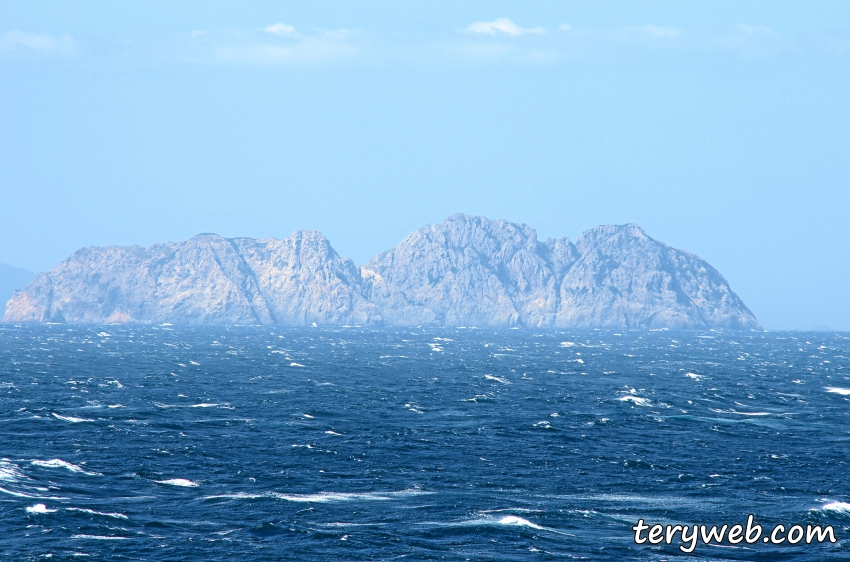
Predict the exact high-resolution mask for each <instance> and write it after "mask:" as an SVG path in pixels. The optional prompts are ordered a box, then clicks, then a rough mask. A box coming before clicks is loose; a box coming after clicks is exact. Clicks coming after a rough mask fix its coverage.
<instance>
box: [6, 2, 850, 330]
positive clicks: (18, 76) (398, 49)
mask: <svg viewBox="0 0 850 562" xmlns="http://www.w3.org/2000/svg"><path fill="white" fill-rule="evenodd" d="M174 4H176V3H171V2H144V3H142V2H138V3H136V4H134V5H128V3H117V2H116V3H108V2H73V1H64V2H36V1H30V2H5V1H0V76H2V83H3V87H2V88H0V208H2V210H3V212H2V220H0V262H3V263H8V264H11V265H15V266H19V267H25V268H28V269H32V270H45V269H49V268H51V267H53V266H54V265H55V264H56V263H58V262H59V261H60V260H62V259H63V258H64V257H66V256H67V255H68V254H69V253H71V252H72V251H74V250H75V249H77V248H80V247H83V246H87V245H108V244H136V243H137V244H142V245H147V244H151V243H154V242H163V241H169V240H182V239H185V238H188V237H190V236H192V235H194V234H197V233H200V232H217V233H219V234H222V235H225V236H251V237H263V236H272V237H284V236H286V235H288V234H289V233H290V232H291V231H292V230H294V229H296V228H308V229H315V230H320V231H322V232H323V233H325V234H326V235H327V236H328V237H329V238H330V240H331V242H332V244H333V245H334V246H335V247H336V248H337V250H338V251H339V252H340V253H342V254H343V255H347V256H349V257H351V258H353V259H354V260H355V261H356V262H358V263H362V262H364V261H366V260H367V259H368V258H369V257H371V256H372V255H374V254H375V253H377V252H379V251H381V250H384V249H387V248H390V247H392V246H394V245H395V244H396V243H398V241H399V240H400V239H401V238H402V237H403V236H405V235H406V234H407V233H409V232H411V231H412V230H415V229H416V228H419V227H420V226H422V225H424V224H427V223H429V222H435V221H440V220H442V219H443V218H445V217H446V216H448V215H450V214H453V213H455V212H465V213H471V214H483V215H486V216H489V217H491V218H506V219H509V220H513V221H517V222H525V223H527V224H530V225H531V226H533V227H535V228H536V229H537V230H538V234H539V236H540V237H541V238H546V237H550V236H551V237H555V236H564V235H566V236H570V237H571V238H572V239H575V238H576V237H577V236H578V235H579V234H580V233H581V232H582V231H583V230H586V229H588V228H591V227H593V226H596V225H598V224H605V223H626V222H635V223H638V224H640V225H641V226H643V227H644V229H645V230H646V231H647V232H648V233H649V234H650V235H651V236H654V237H655V238H657V239H659V240H662V241H664V242H666V243H668V244H670V245H672V246H675V247H679V248H683V249H686V250H690V251H692V252H694V253H696V254H698V255H699V256H701V257H702V258H704V259H706V260H708V261H709V262H710V263H711V264H712V265H714V266H715V267H717V268H718V269H719V270H720V271H721V272H722V273H723V274H724V275H725V276H726V278H727V279H728V280H729V281H730V283H731V285H732V287H733V289H734V290H736V291H737V292H738V294H739V295H740V296H741V297H742V298H743V299H744V301H745V302H746V303H747V304H748V305H749V306H750V308H751V309H752V310H753V311H754V312H755V314H756V315H757V316H758V318H759V319H760V320H761V322H762V324H763V325H764V326H765V327H767V328H773V329H781V328H801V329H805V328H811V327H813V326H817V325H826V326H831V327H833V328H836V329H845V330H847V329H850V226H848V225H850V220H848V218H847V217H848V216H850V158H848V156H850V3H848V2H839V1H836V2H817V1H813V2H793V3H792V2H781V1H771V2H755V1H748V2H723V1H712V2H632V1H629V2H592V3H591V2H545V1H541V2H534V3H529V2H436V1H430V2H418V3H407V2H406V3H400V2H376V1H372V2H368V3H366V2H360V3H357V2H311V3H306V2H251V3H244V2H181V3H179V5H174Z"/></svg>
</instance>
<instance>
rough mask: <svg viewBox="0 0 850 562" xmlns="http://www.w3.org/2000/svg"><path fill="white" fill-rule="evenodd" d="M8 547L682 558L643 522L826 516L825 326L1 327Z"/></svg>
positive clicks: (831, 366) (835, 406) (96, 554)
mask: <svg viewBox="0 0 850 562" xmlns="http://www.w3.org/2000/svg"><path fill="white" fill-rule="evenodd" d="M0 357H2V360H0V401H1V402H0V404H2V408H0V424H1V425H0V427H2V430H0V435H2V438H1V439H0V448H1V449H2V450H0V457H2V461H0V512H2V517H1V518H0V533H2V536H3V537H4V539H3V541H2V542H3V549H2V550H3V551H4V553H5V554H7V555H8V556H9V557H10V559H16V560H21V559H24V560H26V559H31V560H36V559H42V558H43V557H44V556H46V555H48V554H52V556H53V559H54V560H55V559H59V560H64V559H71V558H75V557H77V556H81V555H88V556H90V557H92V558H93V559H111V560H153V559H159V560H165V559H168V560H211V559H226V558H229V557H233V556H241V557H244V558H246V559H251V560H281V559H286V560H308V559H319V558H321V559H328V560H331V559H332V560H391V559H405V560H426V559H429V560H433V559H444V560H464V559H473V560H496V559H498V560H538V559H539V560H550V559H556V558H557V559H561V558H568V559H571V558H574V557H582V556H584V557H587V558H589V559H593V560H623V559H636V560H657V559H659V557H660V558H664V559H667V560H675V559H677V557H679V556H681V557H682V558H683V559H684V555H682V554H681V553H680V552H679V551H678V550H677V549H676V546H677V543H674V544H673V545H672V546H663V547H650V546H648V545H642V546H638V545H635V544H634V542H633V532H632V531H631V527H632V526H633V525H634V524H635V523H636V522H637V520H638V519H640V518H643V519H646V520H647V521H648V522H651V523H663V524H668V523H679V524H693V523H705V524H709V525H710V524H724V523H728V524H730V525H731V524H735V523H744V522H745V521H746V516H747V514H750V513H752V514H754V515H755V517H756V521H757V522H758V523H760V524H762V525H764V526H765V527H768V526H772V525H775V524H777V523H783V524H785V525H786V526H789V525H792V524H804V525H805V524H807V523H811V524H820V525H834V527H835V532H836V536H837V538H838V539H839V542H838V543H836V544H824V545H809V546H796V547H790V546H785V547H767V546H763V545H760V544H757V545H744V544H742V545H739V546H738V547H733V546H731V545H729V546H725V547H713V546H704V545H700V546H699V547H698V548H697V551H696V556H695V557H694V556H692V557H688V559H689V560H694V559H696V560H766V559H771V560H777V559H781V560H792V559H793V560H843V559H846V558H847V556H848V550H847V548H848V546H847V545H848V543H847V537H848V532H850V484H848V480H847V477H846V476H847V451H848V430H850V420H848V411H850V371H848V368H850V359H848V357H850V338H848V337H847V336H846V335H842V334H829V333H800V332H798V333H717V332H706V333H673V332H613V331H582V332H569V331H565V332H534V331H519V330H508V331H497V332H494V331H492V330H473V329H459V330H434V331H429V330H412V331H368V330H361V329H358V328H345V329H306V330H283V329H269V328H203V329H201V328H178V327H169V326H158V327H139V326H133V327H119V326H107V327H80V326H65V325H48V326H34V327H16V326H3V327H2V328H0Z"/></svg>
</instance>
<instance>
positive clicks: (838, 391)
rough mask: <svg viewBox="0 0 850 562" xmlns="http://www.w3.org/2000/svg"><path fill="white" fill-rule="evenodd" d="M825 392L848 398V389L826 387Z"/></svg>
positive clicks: (849, 393)
mask: <svg viewBox="0 0 850 562" xmlns="http://www.w3.org/2000/svg"><path fill="white" fill-rule="evenodd" d="M826 391H827V392H833V393H835V394H840V395H841V396H850V388H841V387H838V386H827V387H826Z"/></svg>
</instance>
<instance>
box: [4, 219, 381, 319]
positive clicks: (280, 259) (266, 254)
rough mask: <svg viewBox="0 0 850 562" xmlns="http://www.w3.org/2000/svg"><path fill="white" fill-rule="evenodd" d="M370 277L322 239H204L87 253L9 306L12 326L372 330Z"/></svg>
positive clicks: (299, 234)
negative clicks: (364, 285) (363, 282)
mask: <svg viewBox="0 0 850 562" xmlns="http://www.w3.org/2000/svg"><path fill="white" fill-rule="evenodd" d="M359 288H360V273H359V270H358V268H357V267H356V266H355V265H354V263H353V262H352V261H351V260H349V259H346V258H343V257H340V256H339V255H338V254H337V253H336V252H335V251H334V250H333V248H331V246H330V243H329V242H328V241H327V239H326V238H325V237H324V236H322V235H321V234H320V233H318V232H309V231H296V232H294V233H293V234H292V235H291V236H289V237H288V238H286V239H284V240H274V239H262V240H251V239H247V238H237V239H232V240H230V239H227V238H223V237H221V236H217V235H215V234H202V235H199V236H195V237H194V238H192V239H190V240H187V241H185V242H179V243H172V244H158V245H154V246H151V247H149V248H141V247H139V246H133V247H117V246H110V247H108V248H85V249H83V250H79V251H78V252H75V253H74V254H73V255H71V257H69V258H68V259H66V260H65V261H64V262H62V263H61V264H59V265H58V266H57V267H56V268H54V269H53V270H51V271H49V272H47V273H41V274H39V275H38V276H37V277H36V279H35V280H34V281H33V282H32V283H31V284H30V285H29V286H28V287H27V289H26V290H25V291H22V292H17V293H15V294H14V296H13V297H12V299H11V300H10V301H9V303H8V304H7V305H6V317H5V319H6V321H7V322H81V323H97V322H104V323H110V322H140V323H162V322H170V323H173V324H193V325H203V324H269V325H270V324H284V325H294V326H299V325H310V324H311V323H313V322H316V323H317V324H319V323H321V324H344V323H349V322H351V321H352V319H357V320H359V321H361V322H368V321H369V319H370V317H369V311H371V310H372V307H370V306H369V303H364V302H362V299H361V298H360V295H359Z"/></svg>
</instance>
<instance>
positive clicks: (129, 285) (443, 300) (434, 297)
mask: <svg viewBox="0 0 850 562" xmlns="http://www.w3.org/2000/svg"><path fill="white" fill-rule="evenodd" d="M4 319H5V321H6V322H13V323H22V322H69V323H144V324H152V323H156V324H159V323H172V324H190V325H215V324H219V325H220V324H255V325H256V324H261V325H281V326H309V325H313V324H316V325H322V326H334V325H335V326H340V325H363V326H444V327H453V326H479V327H484V326H487V327H514V326H520V327H534V328H567V327H570V328H597V327H600V328H601V327H605V328H669V329H707V328H722V329H735V330H760V329H761V327H760V326H759V323H758V321H757V320H756V318H755V316H754V315H753V313H752V312H750V310H749V309H748V308H747V307H746V305H744V303H743V301H741V299H740V298H738V296H737V295H736V294H735V293H734V292H733V291H732V289H731V288H730V287H729V284H728V283H727V282H726V280H725V279H724V278H723V276H722V275H720V273H719V272H718V271H717V270H716V269H714V268H713V267H711V266H710V265H709V264H708V263H706V262H705V261H703V260H701V259H700V258H698V257H697V256H695V255H693V254H691V253H688V252H685V251H682V250H677V249H674V248H671V247H669V246H667V245H665V244H663V243H661V242H659V241H657V240H654V239H653V238H650V237H649V236H647V234H646V233H645V232H644V231H643V230H642V229H641V228H640V227H638V226H636V225H634V224H627V225H619V226H614V225H607V226H599V227H596V228H594V229H591V230H589V231H587V232H585V233H583V234H582V235H581V236H580V237H579V239H578V240H577V241H576V242H575V243H573V242H570V241H569V240H568V239H567V238H558V239H549V240H546V241H543V242H541V241H539V240H538V239H537V233H536V232H535V231H534V230H533V229H532V228H530V227H528V226H526V225H524V224H515V223H511V222H508V221H505V220H491V219H488V218H485V217H477V216H468V215H463V214H458V215H453V216H451V217H449V218H448V219H446V220H445V221H443V222H442V223H440V224H434V225H428V226H425V227H423V228H421V229H419V230H417V231H416V232H413V233H412V234H410V235H408V236H407V237H406V238H405V239H404V240H402V241H401V243H400V244H399V245H398V246H396V247H395V248H393V249H391V250H388V251H386V252H383V253H381V254H379V255H377V256H375V257H374V258H372V259H371V260H370V261H369V262H367V263H366V264H364V265H362V266H360V267H358V266H357V265H355V264H354V262H353V261H352V260H350V259H348V258H345V257H343V256H340V255H339V254H338V253H337V252H336V251H335V250H334V249H333V247H331V245H330V242H329V241H328V240H327V238H325V237H324V236H323V235H322V234H321V233H319V232H315V231H305V230H298V231H295V232H293V233H292V234H291V235H290V236H289V237H287V238H285V239H282V240H278V239H273V238H261V239H257V240H254V239H250V238H224V237H221V236H218V235H215V234H201V235H198V236H195V237H194V238H191V239H190V240H187V241H185V242H174V243H168V244H155V245H153V246H150V247H148V248H143V247H141V246H129V247H119V246H110V247H106V248H99V247H89V248H84V249H82V250H79V251H77V252H75V253H74V254H72V255H71V256H70V257H68V258H67V259H66V260H65V261H63V262H62V263H60V264H59V265H58V266H56V267H55V268H54V269H52V270H51V271H48V272H45V273H40V274H38V276H37V277H36V278H35V280H33V281H32V283H30V284H29V285H28V286H27V287H26V289H24V290H23V291H17V292H15V293H14V294H13V296H12V298H11V299H10V300H9V302H8V303H7V304H6V312H5V318H4Z"/></svg>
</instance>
